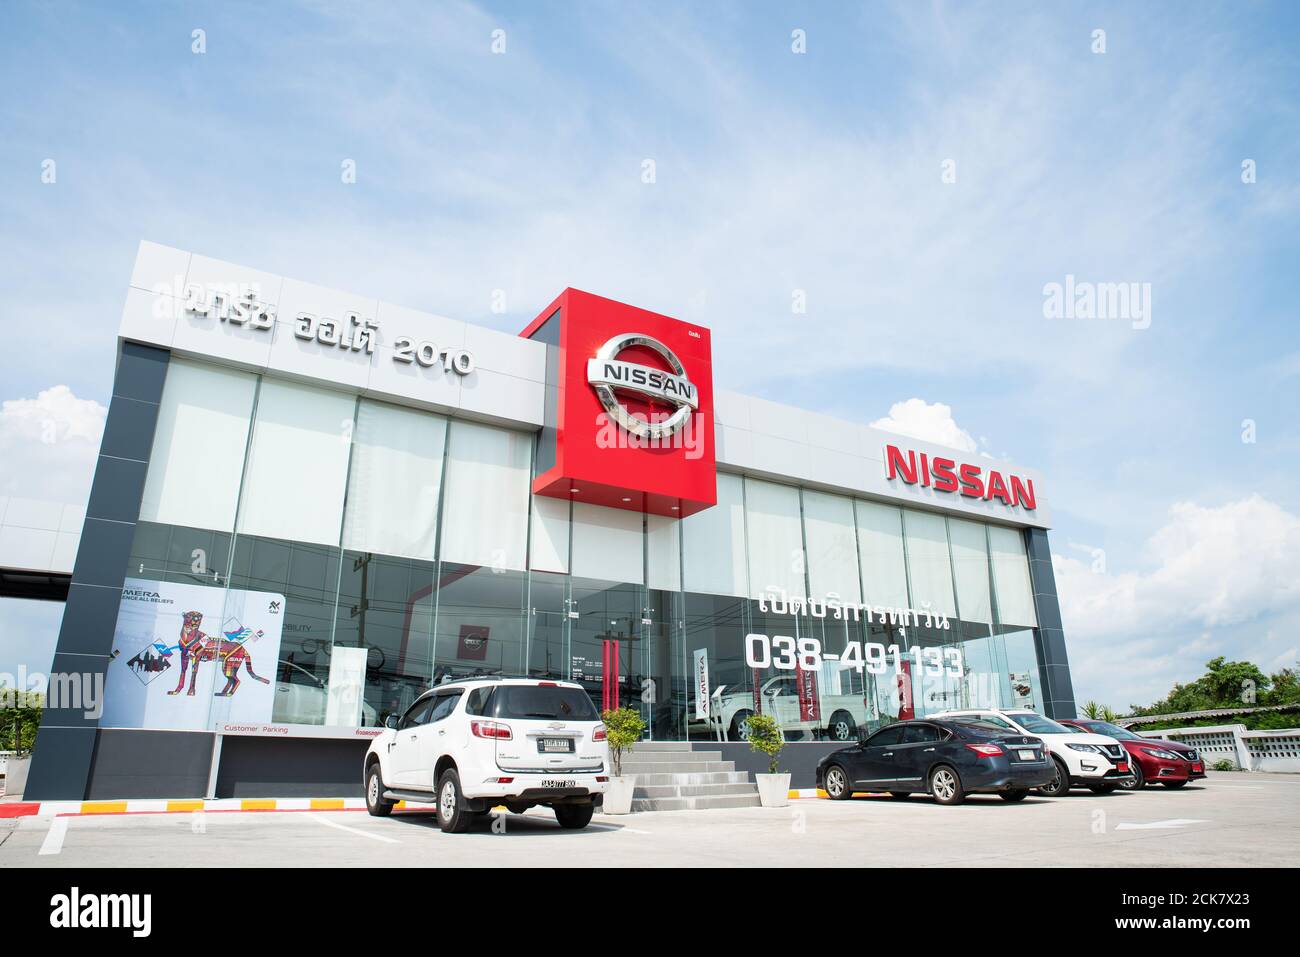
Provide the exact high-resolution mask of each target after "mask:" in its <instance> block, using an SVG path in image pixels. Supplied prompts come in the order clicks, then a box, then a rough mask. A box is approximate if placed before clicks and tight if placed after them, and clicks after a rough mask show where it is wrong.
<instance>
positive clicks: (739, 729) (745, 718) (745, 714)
mask: <svg viewBox="0 0 1300 957" xmlns="http://www.w3.org/2000/svg"><path fill="white" fill-rule="evenodd" d="M753 713H754V712H752V711H737V712H736V716H735V717H734V718H732V719H731V731H730V732H729V733H728V735H727V738H728V740H730V741H748V740H749V716H750V715H752V714H753Z"/></svg>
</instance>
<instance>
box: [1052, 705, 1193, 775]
mask: <svg viewBox="0 0 1300 957" xmlns="http://www.w3.org/2000/svg"><path fill="white" fill-rule="evenodd" d="M1057 721H1058V723H1059V724H1063V725H1065V726H1066V727H1069V728H1077V729H1079V730H1080V731H1088V732H1091V733H1092V734H1106V735H1109V736H1110V737H1112V738H1114V739H1115V740H1116V741H1118V742H1119V743H1120V745H1121V746H1122V747H1123V748H1124V750H1125V751H1127V752H1128V753H1129V757H1131V758H1132V760H1131V761H1130V762H1129V764H1131V765H1132V766H1133V777H1132V778H1131V779H1130V780H1128V781H1121V782H1120V785H1119V786H1120V787H1122V788H1123V789H1124V790H1126V791H1136V790H1138V789H1139V788H1141V787H1142V786H1143V785H1145V784H1154V783H1156V782H1159V783H1160V784H1163V785H1164V786H1165V787H1167V788H1180V787H1182V786H1183V785H1185V784H1186V783H1187V782H1188V781H1195V780H1197V779H1198V778H1203V777H1205V760H1204V759H1203V758H1202V757H1201V755H1200V752H1199V751H1197V750H1196V749H1195V748H1193V747H1191V746H1190V745H1186V744H1183V743H1182V742H1179V741H1168V740H1166V739H1164V738H1144V737H1142V736H1141V735H1140V734H1134V733H1133V732H1132V731H1129V730H1126V729H1125V728H1121V727H1120V726H1119V725H1117V724H1111V723H1110V722H1109V721H1094V720H1093V719H1092V718H1058V719H1057Z"/></svg>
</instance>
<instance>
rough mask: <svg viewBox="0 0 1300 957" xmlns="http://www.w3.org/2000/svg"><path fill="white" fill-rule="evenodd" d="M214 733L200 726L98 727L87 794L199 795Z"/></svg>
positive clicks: (205, 781)
mask: <svg viewBox="0 0 1300 957" xmlns="http://www.w3.org/2000/svg"><path fill="white" fill-rule="evenodd" d="M215 737H216V736H215V735H212V734H207V733H205V732H201V731H139V730H135V729H126V728H118V729H110V730H103V731H100V732H99V734H98V739H97V741H96V744H95V756H94V760H93V762H92V763H91V768H90V781H89V784H88V786H87V789H86V797H87V798H88V799H91V800H108V799H121V798H199V797H203V794H204V792H205V791H206V790H207V786H208V771H209V769H210V767H211V763H212V742H213V741H214V740H215Z"/></svg>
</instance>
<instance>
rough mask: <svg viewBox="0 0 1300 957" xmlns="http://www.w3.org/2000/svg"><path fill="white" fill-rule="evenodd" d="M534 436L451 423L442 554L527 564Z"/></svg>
mask: <svg viewBox="0 0 1300 957" xmlns="http://www.w3.org/2000/svg"><path fill="white" fill-rule="evenodd" d="M532 446H533V437H532V436H531V435H529V434H528V433H525V432H514V431H511V430H509V429H500V428H496V427H494V426H489V425H480V424H478V423H477V422H459V421H456V422H452V423H451V431H450V436H449V438H448V442H447V477H446V487H445V488H444V490H443V494H444V495H445V496H446V501H445V502H444V504H443V509H442V559H443V561H448V562H461V563H463V564H467V565H488V566H491V567H494V568H502V569H512V570H516V571H520V570H523V568H524V552H525V548H526V545H527V542H528V500H529V497H530V489H529V487H530V484H531V479H530V475H531V474H532V473H531V467H530V466H531V462H532Z"/></svg>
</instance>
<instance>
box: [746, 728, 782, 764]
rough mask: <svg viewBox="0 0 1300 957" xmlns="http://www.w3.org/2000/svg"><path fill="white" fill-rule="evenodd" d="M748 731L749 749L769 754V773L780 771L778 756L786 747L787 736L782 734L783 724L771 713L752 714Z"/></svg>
mask: <svg viewBox="0 0 1300 957" xmlns="http://www.w3.org/2000/svg"><path fill="white" fill-rule="evenodd" d="M746 732H747V734H748V735H749V750H751V751H762V752H763V753H764V754H766V755H767V761H768V765H767V773H768V774H776V773H777V771H778V767H777V763H776V762H777V758H778V757H779V756H780V754H781V749H782V748H784V747H785V737H784V736H783V735H782V734H781V725H780V724H778V723H777V720H776V718H774V717H772V716H771V715H770V714H755V715H750V717H749V719H748V725H747V728H746Z"/></svg>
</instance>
